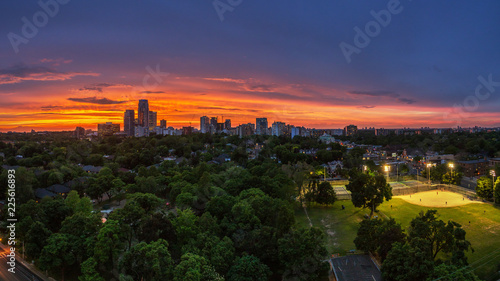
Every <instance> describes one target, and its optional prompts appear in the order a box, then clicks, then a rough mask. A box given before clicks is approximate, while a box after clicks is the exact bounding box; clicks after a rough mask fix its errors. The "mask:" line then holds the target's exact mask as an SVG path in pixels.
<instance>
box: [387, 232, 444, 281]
mask: <svg viewBox="0 0 500 281" xmlns="http://www.w3.org/2000/svg"><path fill="white" fill-rule="evenodd" d="M419 240H421V239H419ZM415 241H416V240H415ZM419 242H420V243H415V244H408V243H400V242H396V243H394V245H392V250H391V251H390V252H389V254H388V255H387V258H386V259H385V261H384V263H383V264H382V276H383V278H384V280H386V281H400V280H407V281H421V280H425V279H426V278H427V277H428V276H429V274H430V273H432V270H433V267H434V262H433V260H432V258H431V257H430V256H429V255H428V250H427V247H428V244H427V242H426V241H425V240H421V241H419Z"/></svg>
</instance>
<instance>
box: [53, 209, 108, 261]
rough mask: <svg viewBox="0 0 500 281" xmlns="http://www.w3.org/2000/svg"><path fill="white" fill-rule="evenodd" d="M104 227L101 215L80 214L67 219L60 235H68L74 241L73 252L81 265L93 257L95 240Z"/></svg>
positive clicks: (63, 223)
mask: <svg viewBox="0 0 500 281" xmlns="http://www.w3.org/2000/svg"><path fill="white" fill-rule="evenodd" d="M101 226H102V221H101V216H100V214H95V213H90V212H89V213H83V212H78V213H75V214H74V215H72V216H70V217H67V218H66V219H65V220H64V221H63V222H62V225H61V231H60V232H59V233H64V234H68V235H69V237H70V239H71V241H72V245H73V248H72V252H73V253H74V255H75V257H76V258H77V261H78V262H79V263H81V262H82V261H84V260H86V259H87V258H89V257H90V256H92V255H93V251H94V245H95V242H96V241H95V240H96V237H97V234H98V233H99V230H100V228H101Z"/></svg>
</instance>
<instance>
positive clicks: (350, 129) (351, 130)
mask: <svg viewBox="0 0 500 281" xmlns="http://www.w3.org/2000/svg"><path fill="white" fill-rule="evenodd" d="M357 132H358V127H357V126H355V125H349V126H346V127H345V128H344V135H345V136H352V135H355V134H356V133H357Z"/></svg>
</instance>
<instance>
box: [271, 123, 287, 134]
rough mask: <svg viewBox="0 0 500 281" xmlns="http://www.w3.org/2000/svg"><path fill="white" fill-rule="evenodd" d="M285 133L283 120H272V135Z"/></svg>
mask: <svg viewBox="0 0 500 281" xmlns="http://www.w3.org/2000/svg"><path fill="white" fill-rule="evenodd" d="M285 133H286V124H285V123H283V122H274V123H273V125H272V135H273V136H278V137H279V136H281V135H284V134H285Z"/></svg>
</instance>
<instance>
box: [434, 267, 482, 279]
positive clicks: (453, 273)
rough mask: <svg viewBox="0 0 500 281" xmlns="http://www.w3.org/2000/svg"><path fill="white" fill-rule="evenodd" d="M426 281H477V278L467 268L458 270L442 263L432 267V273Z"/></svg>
mask: <svg viewBox="0 0 500 281" xmlns="http://www.w3.org/2000/svg"><path fill="white" fill-rule="evenodd" d="M427 280H428V281H433V280H441V281H479V280H481V279H479V277H477V276H476V274H474V272H473V271H472V270H470V268H468V267H462V268H459V267H457V266H455V265H452V264H446V263H442V264H440V265H438V266H436V267H434V271H433V272H432V274H431V275H430V276H429V277H428V278H427Z"/></svg>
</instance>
